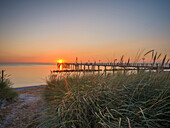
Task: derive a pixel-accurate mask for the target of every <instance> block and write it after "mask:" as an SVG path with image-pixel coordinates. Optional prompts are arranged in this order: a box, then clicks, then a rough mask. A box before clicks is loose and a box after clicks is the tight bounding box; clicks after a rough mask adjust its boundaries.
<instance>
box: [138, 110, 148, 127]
mask: <svg viewBox="0 0 170 128" xmlns="http://www.w3.org/2000/svg"><path fill="white" fill-rule="evenodd" d="M139 109H140V111H141V113H142V115H143V118H144V120H145V122H146V124H147V126H148V128H149V125H148V122H147V121H146V117H145V115H144V113H143V110H142V108H139Z"/></svg>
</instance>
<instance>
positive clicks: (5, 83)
mask: <svg viewBox="0 0 170 128" xmlns="http://www.w3.org/2000/svg"><path fill="white" fill-rule="evenodd" d="M11 85H12V83H11V82H10V79H8V78H5V79H3V80H2V79H0V107H1V105H2V104H3V103H5V102H9V101H12V100H13V99H15V98H16V97H17V96H18V94H17V92H14V91H13V89H12V88H11Z"/></svg>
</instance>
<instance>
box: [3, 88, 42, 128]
mask: <svg viewBox="0 0 170 128" xmlns="http://www.w3.org/2000/svg"><path fill="white" fill-rule="evenodd" d="M42 90H43V87H42V86H40V87H36V88H27V89H20V90H16V92H18V94H19V96H18V98H17V99H15V101H13V102H12V103H10V104H8V105H6V106H4V107H2V108H1V109H0V127H1V128H6V127H8V128H23V127H27V126H28V125H29V124H30V123H32V121H33V120H34V119H35V118H36V117H37V115H36V114H38V113H39V112H40V111H41V109H43V101H42V99H41V93H42ZM28 127H33V126H28Z"/></svg>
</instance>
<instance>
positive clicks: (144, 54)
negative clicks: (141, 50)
mask: <svg viewBox="0 0 170 128" xmlns="http://www.w3.org/2000/svg"><path fill="white" fill-rule="evenodd" d="M153 51H154V49H152V50H150V51H148V52H147V53H145V54H144V56H146V55H147V54H149V53H150V52H152V54H153Z"/></svg>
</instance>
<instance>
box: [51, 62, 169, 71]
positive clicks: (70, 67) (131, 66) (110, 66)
mask: <svg viewBox="0 0 170 128" xmlns="http://www.w3.org/2000/svg"><path fill="white" fill-rule="evenodd" d="M61 65H67V69H65V70H54V71H53V72H95V71H118V70H137V71H139V70H156V71H157V72H159V71H164V70H168V69H170V63H167V64H161V63H154V64H153V63H96V62H95V63H77V61H76V63H64V64H61V63H60V64H58V66H61Z"/></svg>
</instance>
